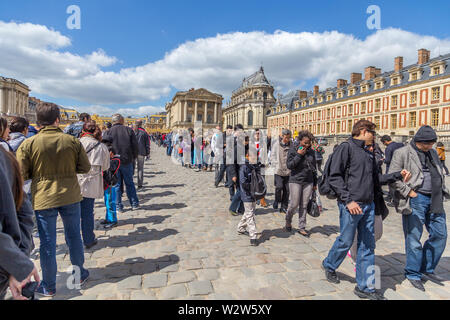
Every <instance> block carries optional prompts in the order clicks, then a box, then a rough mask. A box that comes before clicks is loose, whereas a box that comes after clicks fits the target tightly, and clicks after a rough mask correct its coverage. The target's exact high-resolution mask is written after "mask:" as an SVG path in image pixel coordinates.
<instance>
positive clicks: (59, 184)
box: [17, 103, 91, 297]
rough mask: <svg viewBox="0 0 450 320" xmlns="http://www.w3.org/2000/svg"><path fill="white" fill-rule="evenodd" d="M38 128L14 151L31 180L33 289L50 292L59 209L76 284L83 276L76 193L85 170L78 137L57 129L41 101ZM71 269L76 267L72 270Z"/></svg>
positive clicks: (56, 114) (56, 115)
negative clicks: (36, 264)
mask: <svg viewBox="0 0 450 320" xmlns="http://www.w3.org/2000/svg"><path fill="white" fill-rule="evenodd" d="M36 116H37V121H38V123H39V124H40V125H42V126H43V128H42V129H41V130H40V131H39V134H38V135H35V136H33V137H31V138H29V139H27V140H25V141H24V142H23V143H22V144H21V145H20V147H19V149H18V150H17V159H18V161H19V163H20V165H21V169H22V175H23V177H24V179H25V180H28V179H31V180H32V183H31V192H32V199H33V208H34V210H35V215H36V221H37V226H38V231H39V238H40V241H41V243H40V251H39V252H40V260H41V267H42V276H43V279H42V282H41V284H40V286H39V288H38V289H37V293H38V294H41V295H43V296H46V297H52V296H54V295H55V291H56V272H57V264H56V220H57V217H58V213H59V214H60V216H61V218H62V221H63V224H64V234H65V237H66V243H67V245H68V247H69V254H70V261H71V262H72V265H73V266H74V267H75V266H76V267H77V269H78V271H79V272H80V273H76V274H79V275H80V279H78V280H79V281H80V284H81V285H82V284H83V283H84V282H85V281H86V280H87V278H88V277H89V272H88V271H87V270H86V269H84V268H83V264H84V249H83V241H82V240H81V234H80V230H81V226H80V223H81V207H80V202H81V200H83V197H82V196H81V191H80V186H79V184H78V179H77V174H85V173H88V172H89V171H90V169H91V165H90V163H89V159H88V157H87V155H86V151H85V150H84V148H83V146H82V145H81V142H80V141H79V140H78V139H76V138H75V137H73V136H70V135H67V134H64V133H63V131H62V130H61V129H60V128H59V123H60V111H59V108H58V106H56V105H55V104H50V103H45V104H43V105H41V106H39V107H37V110H36ZM74 272H76V270H74Z"/></svg>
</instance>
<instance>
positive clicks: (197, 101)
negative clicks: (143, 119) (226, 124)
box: [166, 88, 223, 130]
mask: <svg viewBox="0 0 450 320" xmlns="http://www.w3.org/2000/svg"><path fill="white" fill-rule="evenodd" d="M222 101H223V97H222V96H221V95H220V94H217V93H212V92H210V91H208V90H206V89H203V88H201V89H197V90H196V89H191V90H189V91H180V92H177V93H176V94H175V96H174V97H173V99H172V101H171V102H169V103H167V104H166V111H167V118H166V127H167V128H168V129H170V130H175V129H188V128H193V127H194V124H195V123H200V122H201V123H202V126H203V128H204V129H212V128H215V127H216V126H218V125H220V124H221V119H222Z"/></svg>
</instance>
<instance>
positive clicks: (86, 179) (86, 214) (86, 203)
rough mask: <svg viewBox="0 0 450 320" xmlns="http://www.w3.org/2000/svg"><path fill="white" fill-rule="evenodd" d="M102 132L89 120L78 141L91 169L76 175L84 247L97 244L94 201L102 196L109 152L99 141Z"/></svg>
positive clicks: (108, 163)
mask: <svg viewBox="0 0 450 320" xmlns="http://www.w3.org/2000/svg"><path fill="white" fill-rule="evenodd" d="M101 136H102V132H101V130H100V128H99V127H98V126H97V125H96V124H95V121H89V122H87V123H85V124H84V126H83V135H82V136H81V139H80V142H81V144H82V145H83V147H84V149H85V150H86V153H87V156H88V158H89V162H90V163H91V171H90V172H89V173H87V174H82V175H78V182H79V184H80V187H81V194H82V195H83V201H81V231H82V235H83V242H84V245H85V247H86V249H89V248H92V247H93V246H95V245H96V244H97V239H96V238H95V234H94V202H95V199H102V198H103V197H104V189H103V177H102V173H103V171H105V170H108V169H109V166H110V154H109V151H108V148H107V147H106V145H104V144H103V143H101Z"/></svg>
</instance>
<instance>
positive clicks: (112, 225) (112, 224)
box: [104, 222, 117, 230]
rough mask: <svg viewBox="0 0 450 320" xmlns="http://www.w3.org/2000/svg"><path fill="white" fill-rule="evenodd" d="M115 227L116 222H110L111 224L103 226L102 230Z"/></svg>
mask: <svg viewBox="0 0 450 320" xmlns="http://www.w3.org/2000/svg"><path fill="white" fill-rule="evenodd" d="M115 227H117V222H112V223H109V224H105V226H104V228H105V229H108V230H109V229H112V228H115Z"/></svg>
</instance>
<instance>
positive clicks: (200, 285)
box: [188, 281, 214, 296]
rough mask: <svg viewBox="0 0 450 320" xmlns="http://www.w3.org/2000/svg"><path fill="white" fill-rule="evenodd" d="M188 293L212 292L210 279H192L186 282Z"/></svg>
mask: <svg viewBox="0 0 450 320" xmlns="http://www.w3.org/2000/svg"><path fill="white" fill-rule="evenodd" d="M188 288H189V294H190V295H193V296H196V295H207V294H210V293H213V292H214V290H213V287H212V285H211V281H193V282H190V283H189V284H188Z"/></svg>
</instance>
